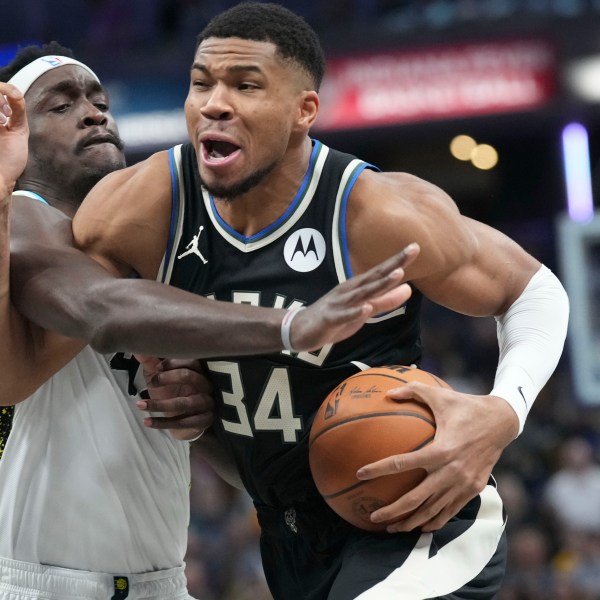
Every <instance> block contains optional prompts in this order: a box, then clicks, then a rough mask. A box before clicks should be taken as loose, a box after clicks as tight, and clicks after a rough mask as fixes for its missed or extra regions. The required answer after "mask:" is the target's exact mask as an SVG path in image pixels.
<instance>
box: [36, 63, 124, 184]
mask: <svg viewBox="0 0 600 600" xmlns="http://www.w3.org/2000/svg"><path fill="white" fill-rule="evenodd" d="M26 102H27V117H28V120H29V129H30V137H29V160H28V163H27V169H26V174H27V175H28V176H30V177H31V176H32V175H33V176H35V175H37V174H38V172H39V174H41V176H42V177H46V176H54V177H59V178H60V177H62V178H64V181H65V182H68V181H77V180H79V179H81V178H90V177H92V178H94V177H97V179H100V178H101V177H102V176H104V175H105V174H107V173H109V172H111V171H114V170H115V169H118V168H122V167H124V166H125V157H124V155H123V151H122V147H123V144H122V142H121V140H120V138H119V136H118V131H117V126H116V124H115V121H114V119H113V117H112V115H111V113H110V111H109V104H108V96H107V94H106V91H105V90H104V88H103V87H102V86H101V85H100V84H99V83H98V82H97V81H96V80H95V79H94V78H93V77H92V76H91V75H90V74H89V73H88V72H87V71H86V70H85V69H83V68H81V67H79V66H77V65H65V66H62V67H58V68H56V69H53V70H51V71H48V72H47V73H44V74H43V75H42V76H41V77H40V78H39V79H38V80H37V81H35V82H34V83H33V85H32V86H31V87H30V88H29V90H28V91H27V94H26Z"/></svg>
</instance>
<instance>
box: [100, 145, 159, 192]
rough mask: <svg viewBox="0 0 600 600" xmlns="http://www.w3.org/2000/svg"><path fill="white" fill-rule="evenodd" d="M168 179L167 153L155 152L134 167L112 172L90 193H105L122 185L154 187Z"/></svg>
mask: <svg viewBox="0 0 600 600" xmlns="http://www.w3.org/2000/svg"><path fill="white" fill-rule="evenodd" d="M169 178H170V171H169V157H168V152H167V151H161V152H156V153H155V154H152V155H151V156H150V157H148V158H146V159H145V160H142V161H140V162H138V163H135V164H134V165H131V166H129V167H125V168H124V169H119V170H117V171H113V172H112V173H109V174H108V175H106V176H105V177H104V178H103V179H101V180H100V182H98V183H97V184H96V186H95V187H94V189H93V190H92V192H97V191H106V190H107V189H111V188H119V187H122V186H124V185H148V184H149V185H150V187H152V186H153V185H156V184H157V183H160V182H161V181H163V180H165V181H166V180H168V179H169Z"/></svg>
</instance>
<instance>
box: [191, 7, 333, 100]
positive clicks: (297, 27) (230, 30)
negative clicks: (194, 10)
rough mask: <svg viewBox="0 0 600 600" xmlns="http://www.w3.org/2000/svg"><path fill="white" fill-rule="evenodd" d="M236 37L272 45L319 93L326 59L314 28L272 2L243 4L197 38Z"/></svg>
mask: <svg viewBox="0 0 600 600" xmlns="http://www.w3.org/2000/svg"><path fill="white" fill-rule="evenodd" d="M210 37H216V38H230V37H236V38H241V39H244V40H254V41H257V42H271V43H272V44H275V46H276V47H277V52H278V54H279V55H280V56H281V57H282V58H284V59H290V60H292V61H294V62H295V63H296V64H297V65H299V66H300V67H302V69H304V71H306V72H307V73H308V74H309V75H310V77H311V79H312V82H313V85H314V86H315V90H317V91H318V89H319V87H320V85H321V82H322V80H323V75H324V74H325V56H324V53H323V48H322V47H321V42H320V41H319V38H318V36H317V34H316V33H315V31H314V30H313V29H312V27H311V26H310V25H309V24H308V23H307V22H306V21H305V20H304V19H303V18H302V17H301V16H300V15H297V14H296V13H294V12H292V11H291V10H289V9H287V8H285V7H283V6H281V5H279V4H274V3H270V2H241V3H240V4H237V5H236V6H234V7H232V8H230V9H229V10H226V11H224V12H222V13H221V14H219V15H217V16H216V17H214V18H213V19H212V20H211V21H210V22H209V24H208V25H207V26H206V27H205V28H204V29H203V30H202V32H201V33H200V35H199V36H198V38H197V44H196V49H197V48H198V46H200V44H201V43H202V42H203V41H204V40H205V39H207V38H210Z"/></svg>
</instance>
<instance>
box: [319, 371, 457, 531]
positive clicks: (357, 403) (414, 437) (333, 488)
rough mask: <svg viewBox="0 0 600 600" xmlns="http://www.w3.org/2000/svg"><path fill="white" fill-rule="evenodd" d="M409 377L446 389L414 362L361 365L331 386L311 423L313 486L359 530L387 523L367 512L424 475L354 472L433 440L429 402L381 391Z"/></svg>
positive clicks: (391, 499) (382, 527) (415, 471)
mask: <svg viewBox="0 0 600 600" xmlns="http://www.w3.org/2000/svg"><path fill="white" fill-rule="evenodd" d="M410 381H420V382H422V383H426V384H429V385H434V386H437V387H443V388H450V386H449V385H448V384H447V383H446V382H444V381H443V380H441V379H440V378H439V377H436V376H435V375H433V374H431V373H428V372H426V371H422V370H421V369H417V368H414V367H404V366H387V367H374V368H371V369H366V370H365V371H361V372H360V373H356V374H355V375H352V376H351V377H348V378H347V379H346V380H344V381H343V382H342V383H340V384H339V385H338V386H337V387H336V388H335V389H334V390H332V391H331V393H330V394H329V395H328V396H327V398H325V400H324V402H323V404H322V405H321V407H320V408H319V410H318V412H317V414H316V416H315V419H314V421H313V424H312V427H311V431H310V437H309V461H310V468H311V471H312V476H313V479H314V481H315V484H316V486H317V489H318V490H319V492H320V493H321V495H322V496H323V498H324V499H325V501H326V502H327V504H329V506H330V507H331V508H332V509H333V510H334V511H335V512H336V513H337V514H338V515H340V516H341V517H342V518H343V519H345V520H346V521H348V522H349V523H352V524H353V525H355V526H357V527H359V528H361V529H366V530H369V531H383V530H385V527H386V525H389V523H372V522H371V521H370V520H369V515H370V514H371V513H372V512H373V511H375V510H377V509H378V508H381V507H382V506H385V505H387V504H390V503H392V502H394V501H396V500H397V499H398V498H400V496H402V495H403V494H405V493H406V492H408V491H410V490H411V489H413V488H414V487H415V486H416V485H417V484H419V483H420V482H421V481H422V480H423V479H424V478H425V471H424V470H423V469H413V470H411V471H406V472H404V473H396V474H393V475H384V476H382V477H377V478H375V479H372V480H369V481H361V480H359V479H357V477H356V471H357V470H358V469H359V468H360V467H363V466H365V465H367V464H369V463H372V462H375V461H377V460H380V459H382V458H387V457H388V456H392V455H395V454H402V453H405V452H412V451H413V450H417V449H418V448H421V447H423V446H425V445H426V444H429V443H430V442H431V441H432V440H433V438H434V436H435V419H434V417H433V413H432V412H431V410H430V409H429V407H428V406H426V405H424V404H421V403H418V402H413V401H402V402H398V401H395V400H392V399H391V398H388V397H387V396H386V393H387V391H388V390H390V389H392V388H397V387H400V386H402V385H404V384H406V383H408V382H410Z"/></svg>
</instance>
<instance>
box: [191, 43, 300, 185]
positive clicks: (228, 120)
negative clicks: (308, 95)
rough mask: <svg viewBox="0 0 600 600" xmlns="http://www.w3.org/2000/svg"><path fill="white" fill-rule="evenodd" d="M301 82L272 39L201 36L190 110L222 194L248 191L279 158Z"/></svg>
mask: <svg viewBox="0 0 600 600" xmlns="http://www.w3.org/2000/svg"><path fill="white" fill-rule="evenodd" d="M303 83H305V82H304V80H303V78H302V77H301V76H300V75H299V72H298V69H297V68H295V67H294V66H293V65H291V64H290V63H289V62H286V61H284V60H282V59H281V58H280V57H278V56H277V55H276V47H275V45H274V44H271V43H268V42H255V41H251V40H243V39H239V38H223V39H221V38H208V39H207V40H204V41H203V42H202V44H201V45H200V46H199V47H198V50H197V52H196V55H195V57H194V64H193V65H192V71H191V81H190V89H189V93H188V97H187V100H186V103H185V114H186V121H187V128H188V133H189V136H190V140H191V142H192V144H193V145H194V147H195V149H196V154H197V156H198V168H199V171H200V177H201V179H202V182H203V183H204V185H205V186H206V187H207V188H208V189H209V191H211V192H212V193H214V195H216V196H221V197H233V196H235V195H238V194H239V193H244V192H245V191H247V190H248V189H250V188H251V187H252V186H253V185H256V184H257V183H259V182H260V181H261V180H262V179H263V178H264V177H265V176H267V174H268V173H269V172H270V171H271V170H272V169H274V168H276V166H277V165H278V164H280V163H281V161H282V160H283V159H284V157H285V153H286V149H287V148H288V144H289V143H290V140H291V138H292V136H293V135H294V131H295V127H296V124H297V122H298V119H299V116H300V106H301V103H302V96H303V93H304V89H303ZM304 133H305V132H304Z"/></svg>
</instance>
